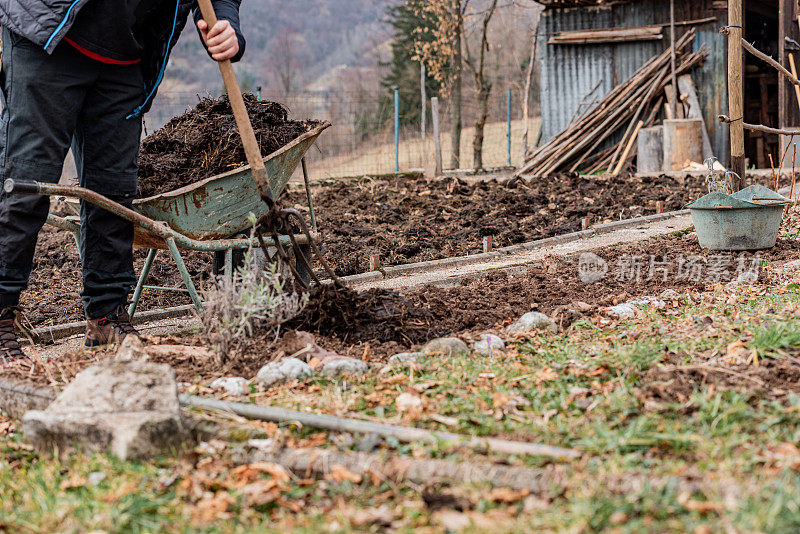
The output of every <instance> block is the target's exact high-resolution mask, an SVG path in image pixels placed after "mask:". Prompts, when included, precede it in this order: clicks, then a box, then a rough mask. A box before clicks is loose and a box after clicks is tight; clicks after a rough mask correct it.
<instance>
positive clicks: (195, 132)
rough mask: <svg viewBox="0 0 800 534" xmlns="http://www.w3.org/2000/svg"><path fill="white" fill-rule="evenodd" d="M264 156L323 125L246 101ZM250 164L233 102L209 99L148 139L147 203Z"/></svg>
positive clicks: (143, 167) (143, 178)
mask: <svg viewBox="0 0 800 534" xmlns="http://www.w3.org/2000/svg"><path fill="white" fill-rule="evenodd" d="M244 99H245V105H246V106H247V111H248V114H249V116H250V121H251V122H252V124H253V130H254V131H255V134H256V139H257V140H258V144H259V146H260V147H261V154H263V155H264V156H267V155H269V154H272V153H273V152H275V151H276V150H278V149H280V148H282V147H284V146H286V145H287V144H289V143H290V142H292V141H293V140H295V139H296V138H298V137H300V136H301V135H303V134H304V133H306V132H308V131H309V130H311V129H312V128H314V127H315V126H317V125H318V124H319V123H318V122H315V121H290V120H289V118H288V115H289V112H288V110H287V109H286V107H285V106H283V105H282V104H279V103H277V102H262V101H259V100H257V99H256V97H255V96H253V95H250V94H246V95H244ZM245 164H247V157H246V156H245V153H244V146H243V145H242V140H241V138H240V137H239V129H238V128H237V126H236V121H235V119H234V117H233V112H232V110H231V105H230V102H229V101H228V97H227V96H223V97H222V98H219V99H213V98H203V99H202V100H200V102H199V103H198V104H197V106H195V107H194V108H193V109H191V110H189V111H188V112H186V113H184V114H183V115H180V116H179V117H175V118H174V119H172V120H171V121H169V122H168V123H167V124H166V126H164V127H163V128H162V129H160V130H158V131H156V132H155V133H153V134H152V135H150V136H148V137H147V138H146V139H145V140H144V141H143V142H142V147H141V150H140V151H139V192H140V195H141V196H142V197H144V198H147V197H151V196H154V195H158V194H160V193H166V192H168V191H174V190H175V189H178V188H180V187H183V186H186V185H189V184H193V183H195V182H199V181H200V180H204V179H206V178H210V177H212V176H215V175H217V174H221V173H223V172H225V171H229V170H231V169H235V168H237V167H241V166H242V165H245Z"/></svg>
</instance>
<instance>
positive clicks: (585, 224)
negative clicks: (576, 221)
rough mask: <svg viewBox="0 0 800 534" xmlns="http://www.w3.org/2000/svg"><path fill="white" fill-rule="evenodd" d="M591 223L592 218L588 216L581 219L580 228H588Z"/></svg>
mask: <svg viewBox="0 0 800 534" xmlns="http://www.w3.org/2000/svg"><path fill="white" fill-rule="evenodd" d="M591 225H592V220H591V219H590V218H589V217H586V218H584V219H581V230H588V229H589V227H590V226H591Z"/></svg>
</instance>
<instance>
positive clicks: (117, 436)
mask: <svg viewBox="0 0 800 534" xmlns="http://www.w3.org/2000/svg"><path fill="white" fill-rule="evenodd" d="M22 432H23V434H24V435H25V437H26V438H27V439H28V440H29V441H30V442H31V444H33V445H34V447H36V448H37V449H39V450H40V451H52V450H53V449H54V448H58V449H59V450H60V451H67V450H73V449H75V448H79V449H82V450H85V451H88V452H105V451H109V450H110V451H111V452H112V453H114V454H115V455H117V457H119V458H120V459H122V460H132V459H145V458H150V457H153V456H157V455H159V454H162V453H163V452H164V451H167V450H170V449H173V448H176V447H179V446H180V445H182V444H183V443H184V442H185V441H186V440H187V439H188V437H189V432H188V431H187V429H186V426H185V424H184V422H183V418H182V417H181V411H180V403H179V402H178V387H177V384H176V382H175V372H174V371H173V370H172V368H171V367H169V366H168V365H161V364H154V363H151V362H147V361H143V360H130V361H119V360H108V361H105V362H102V363H100V364H97V365H95V366H92V367H89V368H88V369H86V370H84V371H82V372H81V373H80V374H78V376H76V377H75V379H74V380H73V381H72V383H71V384H70V385H69V386H67V387H66V389H64V391H63V392H61V394H60V395H59V396H58V397H57V398H56V400H54V401H53V402H52V403H51V404H50V406H48V407H47V409H45V410H42V411H30V412H28V413H26V414H25V415H24V416H23V418H22Z"/></svg>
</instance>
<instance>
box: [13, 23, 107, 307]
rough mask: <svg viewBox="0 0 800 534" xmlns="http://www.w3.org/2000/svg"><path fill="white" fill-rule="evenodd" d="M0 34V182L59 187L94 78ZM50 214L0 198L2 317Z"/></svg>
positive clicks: (45, 204)
mask: <svg viewBox="0 0 800 534" xmlns="http://www.w3.org/2000/svg"><path fill="white" fill-rule="evenodd" d="M2 32H3V33H2V40H3V55H2V70H1V71H0V88H1V89H2V100H3V102H2V108H3V109H2V113H0V180H5V179H7V178H13V179H15V180H19V181H30V180H37V181H43V182H58V180H59V178H60V177H61V169H62V166H63V162H64V158H65V157H66V154H67V151H68V149H69V144H70V140H71V138H72V135H73V132H74V130H75V126H76V124H77V119H78V114H79V111H80V109H81V106H82V103H83V99H84V94H85V91H86V88H87V87H88V86H89V84H90V83H91V77H92V76H93V73H92V72H91V70H87V69H86V66H85V63H84V62H82V61H80V58H79V57H77V56H75V55H74V54H70V53H69V51H65V50H63V49H60V50H56V52H55V53H54V54H53V55H52V56H48V55H47V54H46V53H45V52H44V50H42V49H41V48H40V47H38V46H36V45H35V44H33V43H31V42H30V41H27V40H26V39H23V38H21V37H19V36H17V35H14V34H12V33H10V32H9V31H8V30H6V29H5V28H4V29H3V30H2ZM60 48H63V47H60ZM87 61H88V60H87ZM49 206H50V200H49V199H48V198H47V197H41V196H38V195H37V196H27V195H16V194H14V195H8V194H5V193H3V192H0V310H3V309H7V308H9V307H14V306H16V305H17V304H18V302H19V296H20V293H21V292H22V291H23V290H24V289H25V288H26V287H27V285H28V277H29V275H30V271H31V265H32V262H33V254H34V249H35V247H36V239H37V236H38V233H39V230H40V229H41V228H42V226H43V225H44V222H45V220H46V219H47V213H48V210H49Z"/></svg>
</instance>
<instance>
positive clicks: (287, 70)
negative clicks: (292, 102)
mask: <svg viewBox="0 0 800 534" xmlns="http://www.w3.org/2000/svg"><path fill="white" fill-rule="evenodd" d="M305 49H306V47H305V42H304V40H303V37H302V36H301V35H300V34H299V33H298V32H297V31H295V30H294V29H293V28H290V27H284V28H283V29H281V30H280V31H279V32H277V35H276V36H275V38H274V39H272V41H271V42H270V44H269V55H268V56H267V60H266V65H265V67H266V71H267V79H268V80H270V82H271V85H272V86H273V90H277V91H278V92H279V93H280V97H281V98H282V99H284V100H285V99H287V98H288V97H289V96H290V95H291V94H292V93H293V92H294V91H296V90H298V89H299V88H300V86H301V84H302V82H303V80H302V74H303V72H304V70H305V66H306V64H307V55H306V54H305Z"/></svg>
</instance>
